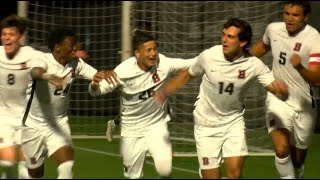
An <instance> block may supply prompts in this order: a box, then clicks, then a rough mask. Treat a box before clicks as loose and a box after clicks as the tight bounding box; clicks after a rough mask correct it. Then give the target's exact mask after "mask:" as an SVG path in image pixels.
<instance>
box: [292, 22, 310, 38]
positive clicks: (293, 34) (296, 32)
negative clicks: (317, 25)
mask: <svg viewBox="0 0 320 180" xmlns="http://www.w3.org/2000/svg"><path fill="white" fill-rule="evenodd" d="M306 26H307V24H304V25H303V26H301V27H300V28H299V29H297V30H296V31H295V32H292V33H289V32H288V34H289V36H296V35H297V34H299V33H300V32H301V31H303V30H304V28H306Z"/></svg>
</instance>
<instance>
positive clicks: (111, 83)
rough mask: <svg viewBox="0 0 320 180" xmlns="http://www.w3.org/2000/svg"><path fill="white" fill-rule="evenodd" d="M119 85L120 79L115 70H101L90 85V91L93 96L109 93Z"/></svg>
mask: <svg viewBox="0 0 320 180" xmlns="http://www.w3.org/2000/svg"><path fill="white" fill-rule="evenodd" d="M119 85H120V82H119V79H118V77H117V74H116V73H115V72H114V71H113V70H109V71H107V70H106V71H99V72H97V73H96V75H95V76H94V78H93V80H92V82H91V83H90V85H89V93H90V95H92V96H98V95H102V94H107V93H109V92H111V91H113V90H114V89H115V88H116V87H117V86H119Z"/></svg>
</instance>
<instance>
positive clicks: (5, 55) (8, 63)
mask: <svg viewBox="0 0 320 180" xmlns="http://www.w3.org/2000/svg"><path fill="white" fill-rule="evenodd" d="M0 26H1V43H2V46H0V166H1V167H2V169H3V173H2V178H14V174H15V173H14V169H15V167H14V166H15V163H16V161H19V164H18V178H21V179H26V178H28V177H29V176H28V171H27V168H26V167H25V158H24V155H23V153H22V151H21V148H20V144H21V125H22V121H21V120H22V116H23V112H24V108H25V106H26V89H27V87H28V83H29V81H30V80H31V78H30V76H29V73H30V66H31V58H30V57H31V56H32V55H34V54H36V53H37V51H36V50H34V49H33V48H31V47H29V46H24V47H23V46H21V45H20V43H19V41H20V40H21V38H22V37H23V34H24V32H25V30H26V29H27V26H28V20H27V19H25V18H21V17H18V16H16V15H11V16H8V17H6V18H4V19H3V20H2V21H1V24H0Z"/></svg>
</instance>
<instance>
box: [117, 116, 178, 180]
mask: <svg viewBox="0 0 320 180" xmlns="http://www.w3.org/2000/svg"><path fill="white" fill-rule="evenodd" d="M121 138H122V139H121V154H122V156H123V165H124V176H125V177H126V178H130V179H137V178H141V177H143V165H144V161H145V157H146V155H147V152H148V153H149V154H150V155H151V156H152V158H153V160H154V163H155V165H157V164H158V162H159V160H161V161H163V160H164V159H165V161H166V162H168V163H167V164H166V165H168V166H170V169H171V167H172V164H171V163H172V147H171V141H170V137H169V131H168V125H167V123H166V122H163V123H159V124H157V125H155V126H154V127H152V128H151V129H150V130H149V131H147V132H146V133H145V135H144V136H143V137H121Z"/></svg>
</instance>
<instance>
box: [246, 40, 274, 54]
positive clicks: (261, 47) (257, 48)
mask: <svg viewBox="0 0 320 180" xmlns="http://www.w3.org/2000/svg"><path fill="white" fill-rule="evenodd" d="M269 50H270V46H268V45H266V44H264V42H263V40H262V39H260V40H258V41H257V42H256V43H255V44H254V45H252V47H251V48H250V50H249V53H250V54H251V55H252V56H256V57H258V58H260V57H262V56H263V55H265V54H266V53H267V52H268V51H269Z"/></svg>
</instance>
